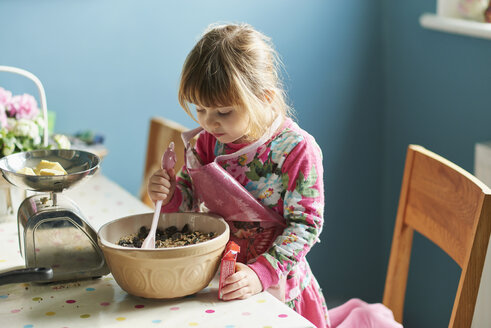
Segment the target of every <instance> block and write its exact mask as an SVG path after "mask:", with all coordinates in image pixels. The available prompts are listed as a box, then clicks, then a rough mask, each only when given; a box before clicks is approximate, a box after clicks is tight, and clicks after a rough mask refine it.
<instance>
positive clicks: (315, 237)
mask: <svg viewBox="0 0 491 328" xmlns="http://www.w3.org/2000/svg"><path fill="white" fill-rule="evenodd" d="M244 146H245V144H232V143H230V144H222V143H220V142H218V141H217V140H216V138H215V137H214V136H212V135H211V134H209V133H207V132H205V131H203V132H202V133H201V134H200V135H199V137H198V140H197V142H196V147H195V149H196V151H197V153H198V154H199V156H200V158H201V160H202V161H203V164H207V163H210V162H212V161H213V160H214V159H215V157H216V156H218V155H222V154H229V153H232V152H235V151H237V150H239V149H240V148H242V147H244ZM220 165H221V166H222V167H223V168H224V169H226V170H227V172H228V173H230V174H231V175H232V176H233V177H234V178H235V179H236V180H237V181H239V182H240V183H241V184H242V185H243V186H244V187H245V188H246V189H247V190H248V191H249V192H250V193H251V194H252V195H253V196H254V197H255V198H256V199H257V200H258V201H260V202H261V203H262V204H263V205H265V206H267V207H269V208H271V209H272V210H274V211H276V212H278V213H279V214H280V215H282V216H283V217H284V218H285V220H286V223H287V227H286V228H285V229H284V231H283V233H282V234H281V235H280V236H278V237H277V238H276V240H275V241H274V242H273V243H272V245H271V247H270V248H269V249H268V251H266V252H265V253H263V254H259V255H258V256H257V257H256V258H255V260H254V261H252V262H251V263H248V265H249V267H251V268H252V269H253V270H254V271H255V272H256V274H257V275H258V277H259V279H260V281H261V283H262V285H263V289H264V290H268V291H270V292H271V293H272V294H273V295H275V296H276V297H278V298H279V299H281V300H282V301H284V302H285V303H286V304H287V305H288V306H289V307H291V308H292V309H294V310H295V311H297V312H298V313H300V314H301V315H302V316H304V317H306V318H307V319H308V320H310V321H311V322H312V323H313V324H314V325H315V326H316V327H327V326H328V322H329V319H328V312H327V307H326V304H325V301H324V296H323V295H322V291H321V289H320V287H319V284H318V283H317V281H316V279H315V277H314V275H313V274H312V271H311V269H310V267H309V265H308V263H307V260H306V258H305V256H306V255H307V253H308V251H309V250H310V248H311V247H312V246H313V245H314V244H315V243H316V242H317V241H319V235H320V233H321V231H322V225H323V212H324V185H323V167H322V152H321V150H320V148H319V146H318V145H317V143H316V142H315V140H314V138H313V137H312V136H311V135H309V134H308V133H307V132H305V131H304V130H302V129H301V128H300V127H299V126H298V125H297V124H296V123H294V122H293V121H292V120H291V119H286V120H285V122H284V123H283V126H282V127H281V129H280V130H279V131H278V132H277V133H275V134H274V135H273V137H272V138H270V139H269V140H268V141H267V142H266V143H265V144H263V145H262V146H260V147H259V148H258V149H256V150H255V151H252V153H248V154H244V155H241V156H239V157H238V158H234V159H229V160H226V161H223V162H220ZM198 206H199V204H197V202H196V200H195V199H193V187H192V182H191V180H190V178H189V175H188V173H187V169H186V167H183V169H182V170H181V171H180V172H179V173H178V175H177V188H176V192H175V194H174V196H173V198H172V200H171V202H169V204H167V205H166V206H165V207H164V208H163V211H164V212H175V211H190V210H191V211H197V210H198ZM238 228H239V229H238ZM248 228H250V229H251V231H250V232H251V233H250V234H248V231H247V229H248ZM253 229H254V227H248V226H247V225H245V226H242V227H237V226H236V227H231V231H239V232H240V233H241V234H242V235H244V234H247V235H253V233H254V230H253ZM242 251H243V250H242V249H241V252H242Z"/></svg>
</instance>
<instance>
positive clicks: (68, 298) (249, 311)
mask: <svg viewBox="0 0 491 328" xmlns="http://www.w3.org/2000/svg"><path fill="white" fill-rule="evenodd" d="M65 194H66V195H67V196H68V197H70V198H71V199H72V200H74V201H75V202H76V203H77V204H78V206H79V207H80V209H81V210H82V212H83V214H84V215H85V217H86V219H87V221H88V222H89V223H90V224H91V225H92V227H93V228H94V229H95V230H96V231H97V230H98V229H99V227H101V226H102V225H103V224H104V223H106V222H108V221H111V220H114V219H117V218H119V217H123V216H127V215H132V214H138V213H147V212H151V211H152V210H151V209H150V208H148V207H147V206H146V205H144V204H143V203H142V202H140V200H139V199H137V198H135V197H134V196H133V195H131V194H130V193H128V192H127V191H125V190H124V189H122V188H121V187H119V186H118V185H117V184H115V183H114V182H112V181H110V180H109V179H107V178H106V177H104V176H103V175H102V174H100V173H98V174H96V175H95V176H94V177H92V178H91V179H89V180H88V181H87V182H85V183H82V184H81V185H80V186H76V187H74V188H73V189H72V190H68V191H66V192H65ZM24 265H25V262H24V260H23V258H22V257H21V256H20V252H19V241H18V234H17V221H16V218H14V217H11V218H7V219H5V218H4V219H3V220H1V221H0V270H1V271H5V270H9V269H13V268H17V267H22V266H24ZM217 293H218V284H217V279H216V277H215V279H214V280H212V282H211V283H210V285H209V286H208V287H206V288H205V289H204V290H202V291H201V292H199V293H197V294H195V295H191V296H188V297H184V298H180V299H175V300H149V299H143V298H139V297H134V296H131V295H129V294H127V293H126V292H125V291H124V290H122V289H121V288H120V287H119V285H118V284H117V283H116V281H115V280H114V279H113V277H112V275H110V274H109V275H107V276H104V277H102V278H99V279H90V280H80V281H72V282H53V283H49V284H36V283H22V284H9V285H3V286H0V326H1V327H21V328H41V327H50V328H51V327H67V328H74V327H84V328H85V327H131V328H135V327H142V328H143V327H176V328H178V327H179V328H180V327H213V328H218V327H223V328H239V327H244V328H246V327H247V328H253V327H261V328H267V327H270V328H273V327H278V328H280V327H281V328H286V327H296V328H301V327H305V328H306V327H313V325H312V324H311V323H310V322H309V321H308V320H306V319H305V318H303V317H302V316H300V315H299V314H297V313H296V312H295V311H293V310H291V309H290V308H289V307H287V306H286V305H285V304H283V303H281V302H280V301H278V300H277V299H276V298H274V297H273V296H272V295H270V294H269V293H267V292H263V293H260V294H257V295H255V296H253V297H250V298H248V299H247V300H235V301H229V302H224V301H220V300H218V298H217Z"/></svg>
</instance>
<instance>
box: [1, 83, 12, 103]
mask: <svg viewBox="0 0 491 328" xmlns="http://www.w3.org/2000/svg"><path fill="white" fill-rule="evenodd" d="M10 99H12V92H10V91H8V90H5V89H4V88H2V87H0V106H6V105H7V104H8V103H9V102H10Z"/></svg>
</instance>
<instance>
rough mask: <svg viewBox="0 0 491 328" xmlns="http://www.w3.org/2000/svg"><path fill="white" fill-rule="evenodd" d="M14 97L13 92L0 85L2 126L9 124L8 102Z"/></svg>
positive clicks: (0, 122) (0, 125)
mask: <svg viewBox="0 0 491 328" xmlns="http://www.w3.org/2000/svg"><path fill="white" fill-rule="evenodd" d="M11 99H12V92H10V91H7V90H5V89H4V88H2V87H0V128H3V127H5V126H7V113H5V111H6V109H7V104H8V103H9V102H10V100H11Z"/></svg>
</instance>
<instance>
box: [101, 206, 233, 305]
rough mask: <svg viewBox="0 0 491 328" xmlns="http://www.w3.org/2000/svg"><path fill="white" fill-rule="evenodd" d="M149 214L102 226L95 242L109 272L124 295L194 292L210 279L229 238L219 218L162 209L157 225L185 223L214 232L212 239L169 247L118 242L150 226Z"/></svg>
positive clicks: (164, 295) (160, 296) (169, 295)
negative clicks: (169, 211) (134, 246)
mask: <svg viewBox="0 0 491 328" xmlns="http://www.w3.org/2000/svg"><path fill="white" fill-rule="evenodd" d="M152 217H153V213H145V214H138V215H131V216H127V217H123V218H120V219H117V220H114V221H111V222H109V223H106V224H105V225H103V226H102V227H101V228H100V229H99V232H98V243H99V246H100V247H101V249H102V252H103V253H104V257H105V259H106V262H107V264H108V266H109V269H110V270H111V273H112V275H113V277H114V279H115V280H116V282H117V283H118V284H119V286H120V287H121V288H123V289H124V290H125V291H126V292H128V293H129V294H132V295H135V296H140V297H145V298H156V299H165V298H176V297H182V296H186V295H190V294H194V293H197V292H198V291H200V290H202V289H203V288H205V287H206V286H208V284H209V283H210V281H211V280H212V279H213V276H214V275H215V273H216V272H217V270H218V266H219V264H220V259H221V256H222V253H223V250H224V249H225V246H226V244H227V242H228V239H229V234H230V232H229V227H228V225H227V223H226V222H225V220H223V218H221V217H219V216H216V215H212V214H206V213H166V214H162V215H161V219H160V223H159V229H162V230H163V229H165V228H167V227H169V226H176V227H177V228H178V229H179V230H181V229H182V227H183V226H184V225H185V224H188V226H189V228H190V230H191V231H200V232H204V233H210V232H214V233H215V235H216V237H215V238H213V239H211V240H208V241H204V242H201V243H198V244H193V245H187V246H179V247H173V248H155V249H141V248H129V247H123V246H119V245H118V244H117V243H118V241H119V240H120V238H122V237H124V236H128V235H130V234H134V233H137V232H138V230H139V229H140V227H141V226H146V227H147V228H149V227H150V225H151V222H152Z"/></svg>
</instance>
